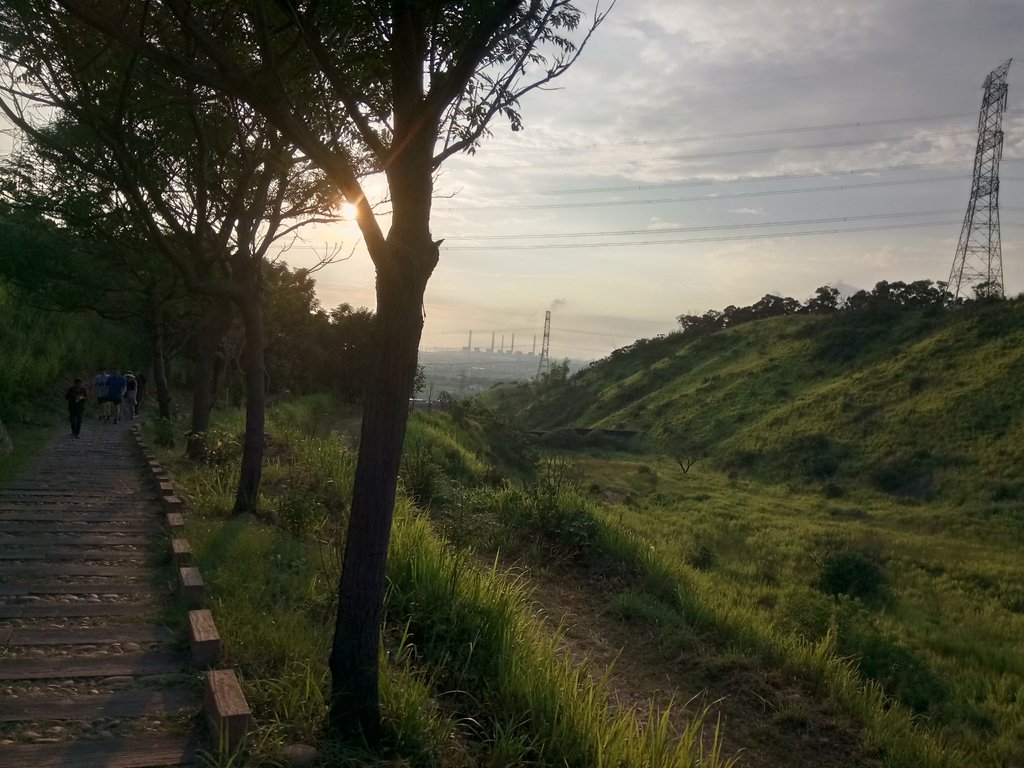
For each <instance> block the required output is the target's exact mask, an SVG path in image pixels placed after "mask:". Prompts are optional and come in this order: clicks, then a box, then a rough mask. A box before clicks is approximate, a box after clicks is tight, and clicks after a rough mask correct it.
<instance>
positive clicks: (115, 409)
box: [107, 368, 128, 424]
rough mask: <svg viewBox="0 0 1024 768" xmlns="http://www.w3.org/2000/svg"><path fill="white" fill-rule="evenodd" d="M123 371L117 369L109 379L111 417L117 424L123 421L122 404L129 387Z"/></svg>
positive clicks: (108, 391) (108, 397)
mask: <svg viewBox="0 0 1024 768" xmlns="http://www.w3.org/2000/svg"><path fill="white" fill-rule="evenodd" d="M127 383H128V382H127V381H126V380H125V378H124V376H122V375H121V369H120V368H115V369H114V372H113V373H112V374H111V375H110V378H108V379H107V402H108V403H109V404H110V412H111V417H112V418H113V421H114V423H115V424H117V422H118V421H120V420H121V402H122V401H123V400H124V390H125V387H126V385H127Z"/></svg>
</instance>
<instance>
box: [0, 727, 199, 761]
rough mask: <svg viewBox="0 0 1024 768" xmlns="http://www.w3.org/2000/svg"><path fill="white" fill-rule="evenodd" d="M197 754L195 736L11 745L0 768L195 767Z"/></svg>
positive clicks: (4, 750)
mask: <svg viewBox="0 0 1024 768" xmlns="http://www.w3.org/2000/svg"><path fill="white" fill-rule="evenodd" d="M195 754H196V741H195V737H194V736H192V735H185V736H159V737H156V736H154V737H125V738H120V739H92V740H89V741H74V742H71V741H66V742H57V743H55V744H11V745H8V746H5V747H3V748H0V768H29V766H31V768H153V767H155V766H171V765H192V764H193V763H194V761H195Z"/></svg>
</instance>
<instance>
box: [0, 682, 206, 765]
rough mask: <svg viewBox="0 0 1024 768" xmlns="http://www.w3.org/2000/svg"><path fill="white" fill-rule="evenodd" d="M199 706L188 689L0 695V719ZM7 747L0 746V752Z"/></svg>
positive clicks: (92, 716) (139, 713)
mask: <svg viewBox="0 0 1024 768" xmlns="http://www.w3.org/2000/svg"><path fill="white" fill-rule="evenodd" d="M189 708H195V709H198V708H199V702H198V701H197V699H196V695H195V694H194V693H192V692H191V691H179V690H168V691H118V692H117V693H107V694H97V695H94V696H50V695H47V696H21V697H6V698H4V699H0V722H23V721H29V722H47V721H52V720H96V719H98V718H101V717H102V718H107V717H146V716H149V715H156V716H159V715H166V714H167V713H169V712H177V711H180V710H183V709H189ZM4 749H7V747H0V754H2V753H3V751H4Z"/></svg>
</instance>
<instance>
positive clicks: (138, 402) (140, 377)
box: [135, 371, 146, 416]
mask: <svg viewBox="0 0 1024 768" xmlns="http://www.w3.org/2000/svg"><path fill="white" fill-rule="evenodd" d="M145 394H146V376H145V374H143V373H142V372H141V371H139V372H138V373H136V374H135V415H136V416H138V415H139V409H140V408H142V398H143V396H145Z"/></svg>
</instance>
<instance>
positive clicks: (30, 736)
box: [21, 731, 43, 741]
mask: <svg viewBox="0 0 1024 768" xmlns="http://www.w3.org/2000/svg"><path fill="white" fill-rule="evenodd" d="M21 738H23V739H31V740H32V741H35V740H36V739H41V738H43V737H42V736H41V735H40V734H38V733H36V732H35V731H25V732H24V733H22V734H21Z"/></svg>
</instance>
